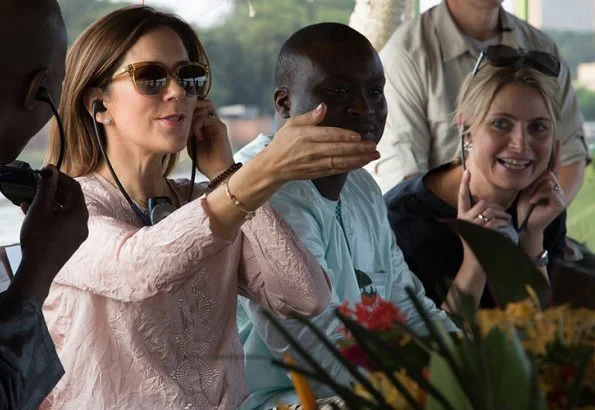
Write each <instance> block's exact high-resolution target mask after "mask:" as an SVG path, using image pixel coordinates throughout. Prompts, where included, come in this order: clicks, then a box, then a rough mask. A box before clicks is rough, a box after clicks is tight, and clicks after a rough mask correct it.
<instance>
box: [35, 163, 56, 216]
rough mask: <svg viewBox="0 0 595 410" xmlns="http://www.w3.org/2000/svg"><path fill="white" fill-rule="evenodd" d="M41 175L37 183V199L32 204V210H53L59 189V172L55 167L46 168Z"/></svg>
mask: <svg viewBox="0 0 595 410" xmlns="http://www.w3.org/2000/svg"><path fill="white" fill-rule="evenodd" d="M39 175H40V176H41V178H39V181H38V182H37V192H36V193H35V198H33V202H32V203H31V208H33V209H35V208H39V207H42V208H47V209H51V207H52V204H53V203H54V197H55V196H56V189H57V187H58V170H57V169H56V167H55V166H53V165H48V166H46V167H45V168H44V169H43V170H42V171H41V172H40V173H39Z"/></svg>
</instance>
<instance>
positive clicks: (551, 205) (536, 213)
mask: <svg viewBox="0 0 595 410" xmlns="http://www.w3.org/2000/svg"><path fill="white" fill-rule="evenodd" d="M559 172H560V141H556V143H555V145H554V151H553V153H552V167H551V169H547V170H545V171H544V172H543V173H542V174H541V175H540V176H539V177H538V178H537V179H536V180H535V181H534V182H533V183H532V184H531V185H529V186H528V187H527V188H526V189H524V190H523V191H522V192H521V194H520V195H519V200H518V202H517V215H518V219H519V222H522V221H524V220H525V219H526V218H527V215H529V220H528V221H527V226H526V228H525V231H526V233H527V234H529V235H531V234H533V235H541V234H542V233H543V231H544V230H545V228H546V227H547V226H548V225H549V224H551V223H552V222H553V221H554V219H556V218H557V217H558V215H560V214H561V213H562V212H563V211H564V209H565V208H566V202H565V200H564V192H563V191H562V188H560V183H559V182H558V175H559ZM532 208H533V210H531V209H532ZM529 212H530V214H529Z"/></svg>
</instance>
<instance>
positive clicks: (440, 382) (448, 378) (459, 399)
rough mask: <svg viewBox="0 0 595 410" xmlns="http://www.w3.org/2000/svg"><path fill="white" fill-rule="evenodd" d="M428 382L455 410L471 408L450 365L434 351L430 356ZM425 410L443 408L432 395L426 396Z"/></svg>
mask: <svg viewBox="0 0 595 410" xmlns="http://www.w3.org/2000/svg"><path fill="white" fill-rule="evenodd" d="M430 383H431V384H432V385H433V386H434V387H435V388H436V389H437V390H438V391H439V392H440V393H442V395H443V396H444V397H445V398H446V400H448V402H449V403H450V404H451V405H452V407H453V408H455V409H457V410H473V406H472V405H471V402H470V401H469V398H468V397H467V395H466V394H465V391H464V390H463V388H462V387H461V385H460V383H459V382H458V379H457V378H456V377H455V375H454V373H453V371H452V369H451V367H450V365H449V364H448V362H447V361H446V360H445V359H444V357H442V356H441V355H439V354H437V353H434V354H432V356H431V358H430ZM426 410H445V408H444V406H443V405H442V404H440V402H439V401H438V400H436V399H435V398H434V397H433V396H429V397H428V401H427V402H426Z"/></svg>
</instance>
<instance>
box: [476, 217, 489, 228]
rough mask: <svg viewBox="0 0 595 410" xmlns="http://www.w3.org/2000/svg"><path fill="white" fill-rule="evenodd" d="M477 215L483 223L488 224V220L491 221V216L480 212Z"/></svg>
mask: <svg viewBox="0 0 595 410" xmlns="http://www.w3.org/2000/svg"><path fill="white" fill-rule="evenodd" d="M477 217H478V218H479V220H480V221H481V223H482V225H485V224H487V223H488V222H490V218H488V217H486V216H484V215H483V214H479V215H477Z"/></svg>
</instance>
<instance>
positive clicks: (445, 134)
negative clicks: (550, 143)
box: [366, 0, 588, 203]
mask: <svg viewBox="0 0 595 410" xmlns="http://www.w3.org/2000/svg"><path fill="white" fill-rule="evenodd" d="M501 3H502V0H444V1H443V2H442V3H441V4H439V5H438V6H436V7H434V8H432V9H430V10H428V11H426V12H425V13H423V14H421V15H420V16H418V17H417V18H415V19H413V20H411V21H409V22H407V23H405V24H403V25H402V26H400V27H399V28H398V29H397V30H396V32H395V33H394V34H393V36H392V37H391V38H390V40H389V41H388V42H387V44H386V45H385V46H384V48H383V49H382V51H381V52H380V57H381V59H382V62H383V64H384V68H385V72H386V78H387V83H386V87H385V94H386V99H387V102H388V119H387V122H386V128H385V130H384V135H383V137H382V139H381V141H380V143H379V144H378V149H379V151H380V153H381V158H380V159H379V160H377V161H375V162H373V163H371V164H369V165H368V166H367V167H366V168H367V170H368V171H370V173H372V175H373V176H374V178H375V179H376V181H377V182H378V184H379V185H380V187H381V188H382V191H383V192H386V191H387V190H389V189H390V188H392V187H393V186H394V185H396V184H397V183H398V182H400V181H401V180H403V179H404V178H407V177H408V176H411V175H413V174H416V173H419V172H423V171H427V170H428V169H431V168H433V167H436V166H438V165H441V164H444V163H446V162H449V161H450V160H452V159H453V158H454V156H455V154H456V152H457V147H458V144H459V139H458V135H457V132H456V129H455V127H453V126H452V125H451V113H452V111H453V110H454V106H455V101H456V98H457V94H458V91H459V87H460V86H461V84H462V82H463V80H464V78H465V76H467V75H468V74H469V73H470V72H471V71H472V70H473V66H474V64H475V61H476V60H477V57H478V56H479V54H480V52H481V50H482V49H483V48H484V47H486V46H488V45H492V44H505V45H509V46H512V47H515V48H519V47H520V48H522V49H523V50H525V51H528V50H540V51H546V52H549V53H551V54H554V55H556V56H557V57H560V54H559V51H558V48H557V47H556V45H555V43H554V42H553V41H552V40H551V39H550V38H549V37H547V36H546V35H545V34H544V33H542V32H541V31H539V30H537V29H536V28H534V27H532V26H531V25H529V24H528V23H526V22H524V21H522V20H519V19H518V18H516V17H514V16H513V15H511V14H509V13H507V12H506V11H504V9H502V7H501ZM558 80H559V82H560V103H561V109H562V110H561V111H562V115H561V120H560V121H559V122H558V124H557V136H556V137H557V138H558V139H559V140H560V143H561V161H562V170H561V174H560V184H561V185H562V188H563V189H564V192H565V199H566V202H567V203H570V201H571V200H572V199H573V198H574V196H575V195H576V193H577V192H578V190H579V188H580V186H581V184H582V182H583V177H584V169H585V165H586V160H587V158H588V150H587V145H586V143H585V140H584V132H583V117H582V114H581V112H580V110H579V107H578V101H577V99H576V95H575V92H574V89H573V88H572V84H571V78H570V72H569V68H568V65H567V64H566V63H565V62H564V61H562V70H561V73H560V75H559V77H558Z"/></svg>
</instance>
